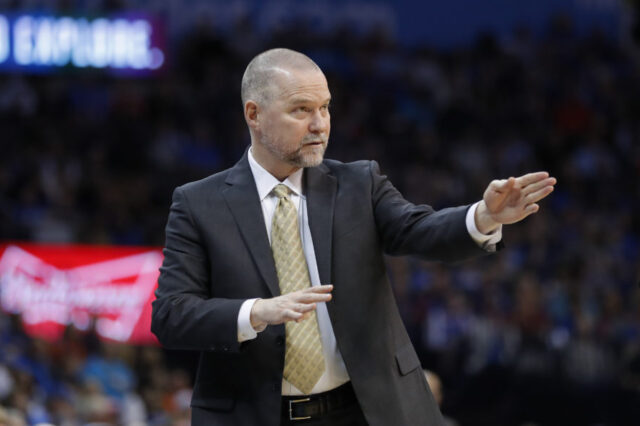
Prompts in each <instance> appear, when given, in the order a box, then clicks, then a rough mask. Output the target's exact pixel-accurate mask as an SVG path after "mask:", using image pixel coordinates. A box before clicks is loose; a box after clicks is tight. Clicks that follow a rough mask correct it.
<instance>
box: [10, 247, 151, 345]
mask: <svg viewBox="0 0 640 426" xmlns="http://www.w3.org/2000/svg"><path fill="white" fill-rule="evenodd" d="M162 259H163V256H162V252H161V251H160V249H155V248H152V249H150V248H135V247H112V246H106V247H100V246H75V245H71V246H63V245H60V246H56V245H37V244H16V245H13V244H11V245H4V246H3V245H0V307H1V308H2V310H3V311H5V312H7V313H10V314H16V315H20V316H21V318H22V322H23V325H24V329H25V332H26V333H27V334H30V335H32V336H37V337H40V338H44V339H46V340H49V341H55V340H58V339H59V338H61V337H62V335H63V333H64V330H65V328H66V327H68V326H74V327H75V328H77V329H79V330H88V329H89V328H92V329H94V330H95V331H96V333H97V334H98V336H100V337H102V338H104V339H108V340H112V341H118V342H126V343H133V344H147V343H157V340H156V338H155V336H153V335H152V334H151V331H150V327H151V302H152V301H153V297H154V295H153V292H154V290H155V288H156V286H157V281H158V275H159V270H158V268H159V267H160V266H161V264H162Z"/></svg>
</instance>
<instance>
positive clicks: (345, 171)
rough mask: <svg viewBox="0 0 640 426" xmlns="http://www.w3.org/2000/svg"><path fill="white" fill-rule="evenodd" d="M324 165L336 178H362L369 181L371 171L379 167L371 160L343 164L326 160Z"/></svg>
mask: <svg viewBox="0 0 640 426" xmlns="http://www.w3.org/2000/svg"><path fill="white" fill-rule="evenodd" d="M322 164H323V165H325V166H326V167H327V168H328V169H329V171H330V172H331V174H333V175H335V176H336V177H354V178H356V177H360V178H365V179H369V178H370V177H371V170H372V169H375V168H376V167H377V163H376V162H375V161H370V160H358V161H353V162H349V163H343V162H341V161H337V160H324V161H323V162H322Z"/></svg>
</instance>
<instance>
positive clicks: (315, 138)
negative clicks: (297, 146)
mask: <svg viewBox="0 0 640 426" xmlns="http://www.w3.org/2000/svg"><path fill="white" fill-rule="evenodd" d="M318 142H322V144H324V145H326V144H327V143H328V142H329V137H328V136H327V135H313V134H309V135H306V136H305V137H304V138H302V142H301V145H307V144H310V143H318Z"/></svg>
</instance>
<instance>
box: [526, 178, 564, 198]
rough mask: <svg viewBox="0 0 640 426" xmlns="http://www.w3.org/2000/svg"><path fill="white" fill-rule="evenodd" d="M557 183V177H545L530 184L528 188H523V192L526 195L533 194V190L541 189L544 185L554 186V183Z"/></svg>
mask: <svg viewBox="0 0 640 426" xmlns="http://www.w3.org/2000/svg"><path fill="white" fill-rule="evenodd" d="M555 184H556V178H553V177H550V178H547V179H543V180H541V181H538V182H535V183H532V184H530V185H528V186H527V187H526V188H523V189H522V193H523V194H524V195H525V196H526V195H529V194H531V193H532V192H536V191H539V190H540V189H542V188H544V187H547V186H549V187H553V185H555Z"/></svg>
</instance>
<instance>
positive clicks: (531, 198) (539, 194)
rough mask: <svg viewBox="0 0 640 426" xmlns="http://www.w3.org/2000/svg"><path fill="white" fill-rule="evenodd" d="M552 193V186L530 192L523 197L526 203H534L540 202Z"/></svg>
mask: <svg viewBox="0 0 640 426" xmlns="http://www.w3.org/2000/svg"><path fill="white" fill-rule="evenodd" d="M552 192H553V186H545V187H543V188H542V189H539V190H537V191H536V192H532V193H530V194H529V195H527V196H526V197H525V200H526V201H527V203H535V202H538V201H540V200H542V199H543V198H544V197H546V196H547V195H549V194H551V193H552Z"/></svg>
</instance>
